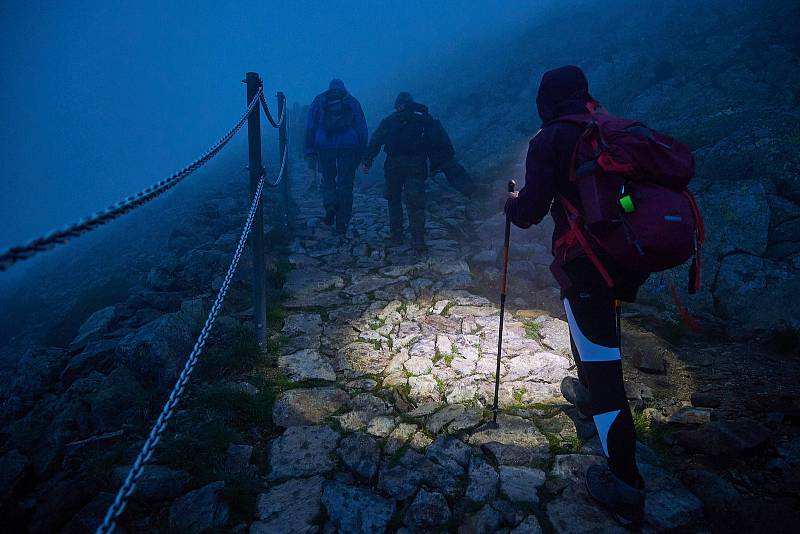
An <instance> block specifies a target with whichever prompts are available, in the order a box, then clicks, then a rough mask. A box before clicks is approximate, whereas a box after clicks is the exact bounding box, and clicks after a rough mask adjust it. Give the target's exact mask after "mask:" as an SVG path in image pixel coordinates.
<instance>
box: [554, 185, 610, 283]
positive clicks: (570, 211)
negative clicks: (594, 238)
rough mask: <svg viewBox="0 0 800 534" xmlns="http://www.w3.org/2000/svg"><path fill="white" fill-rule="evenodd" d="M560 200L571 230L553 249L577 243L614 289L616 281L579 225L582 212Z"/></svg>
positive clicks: (604, 279)
mask: <svg viewBox="0 0 800 534" xmlns="http://www.w3.org/2000/svg"><path fill="white" fill-rule="evenodd" d="M558 198H559V200H560V201H561V205H562V206H563V207H564V211H565V212H566V213H567V222H568V223H569V230H568V231H567V232H566V233H565V234H564V235H562V236H561V237H560V238H558V239H557V240H556V242H555V244H554V247H553V248H554V249H555V250H558V249H559V248H560V247H562V246H566V247H567V248H569V247H570V246H572V245H574V244H575V243H576V242H577V243H578V244H579V245H580V246H581V248H582V249H583V251H584V252H585V253H586V256H587V257H588V258H589V260H590V261H591V262H592V263H593V264H594V266H595V267H596V268H597V271H598V272H599V273H600V276H602V277H603V281H604V282H605V283H606V285H607V286H608V287H614V279H613V278H611V275H610V274H608V271H607V270H606V268H605V267H603V264H602V263H601V262H600V258H598V257H597V254H595V252H594V249H593V248H592V245H591V244H590V243H589V240H588V239H586V235H584V233H583V229H582V228H581V226H580V225H579V224H578V218H579V217H580V212H579V211H578V210H577V208H575V206H573V205H572V203H570V201H569V200H567V199H566V198H564V197H563V196H561V195H559V197H558ZM563 259H566V248H565V249H564V258H563Z"/></svg>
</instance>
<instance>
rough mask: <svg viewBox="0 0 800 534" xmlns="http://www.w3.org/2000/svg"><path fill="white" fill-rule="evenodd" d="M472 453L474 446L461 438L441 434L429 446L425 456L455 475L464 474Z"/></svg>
mask: <svg viewBox="0 0 800 534" xmlns="http://www.w3.org/2000/svg"><path fill="white" fill-rule="evenodd" d="M471 455H472V448H471V447H470V446H469V445H467V444H466V443H464V442H463V441H461V440H460V439H457V438H454V437H451V436H439V437H438V438H437V439H436V441H434V442H433V444H432V445H431V446H430V447H428V450H427V451H426V452H425V456H426V457H428V458H430V459H431V460H433V461H435V462H436V463H438V464H439V465H441V466H443V467H444V468H445V469H447V470H448V471H450V472H451V473H453V474H454V475H462V474H463V473H464V470H465V469H466V467H467V464H468V463H469V458H470V456H471Z"/></svg>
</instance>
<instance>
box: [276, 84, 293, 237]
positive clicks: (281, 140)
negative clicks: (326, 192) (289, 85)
mask: <svg viewBox="0 0 800 534" xmlns="http://www.w3.org/2000/svg"><path fill="white" fill-rule="evenodd" d="M285 113H286V95H284V94H283V93H282V92H280V91H279V92H278V117H284V120H283V123H282V124H281V127H280V128H279V129H278V158H280V159H278V161H282V159H283V154H284V151H285V150H286V142H287V136H286V131H287V128H288V124H287V122H288V121H287V120H286V118H285ZM278 120H280V118H279V119H278ZM283 173H284V174H283V182H282V183H281V194H282V195H283V213H284V215H285V217H286V227H287V228H288V227H289V226H290V220H291V219H290V217H289V155H288V154H287V155H286V168H285V169H284V170H283Z"/></svg>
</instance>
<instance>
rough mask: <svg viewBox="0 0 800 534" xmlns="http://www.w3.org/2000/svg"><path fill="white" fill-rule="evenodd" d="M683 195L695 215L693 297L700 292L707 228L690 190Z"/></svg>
mask: <svg viewBox="0 0 800 534" xmlns="http://www.w3.org/2000/svg"><path fill="white" fill-rule="evenodd" d="M683 195H684V196H685V197H686V198H687V199H688V200H689V205H690V206H691V207H692V214H693V215H694V223H695V226H696V229H695V236H694V257H693V258H692V263H691V265H690V266H689V287H688V292H689V294H690V295H693V294H695V293H697V292H698V291H700V249H701V248H702V246H703V242H704V241H705V239H706V228H705V224H704V223H703V216H702V215H701V214H700V209H699V208H698V207H697V201H696V200H695V198H694V195H692V194H691V193H690V192H689V191H688V190H684V191H683Z"/></svg>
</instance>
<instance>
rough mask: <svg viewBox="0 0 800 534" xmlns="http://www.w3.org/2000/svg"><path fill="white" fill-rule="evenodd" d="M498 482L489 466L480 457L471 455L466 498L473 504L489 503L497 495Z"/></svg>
mask: <svg viewBox="0 0 800 534" xmlns="http://www.w3.org/2000/svg"><path fill="white" fill-rule="evenodd" d="M499 480H500V477H499V475H498V474H497V471H495V469H494V467H492V465H491V464H489V463H488V462H486V460H484V459H483V458H481V457H480V456H477V455H473V456H472V459H471V460H470V463H469V485H468V486H467V492H466V495H465V496H466V498H467V499H468V500H469V501H471V502H473V503H475V504H483V503H485V502H488V501H491V500H492V499H494V497H495V495H497V483H498V481H499Z"/></svg>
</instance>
